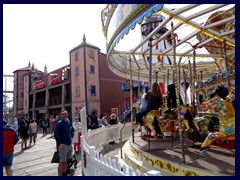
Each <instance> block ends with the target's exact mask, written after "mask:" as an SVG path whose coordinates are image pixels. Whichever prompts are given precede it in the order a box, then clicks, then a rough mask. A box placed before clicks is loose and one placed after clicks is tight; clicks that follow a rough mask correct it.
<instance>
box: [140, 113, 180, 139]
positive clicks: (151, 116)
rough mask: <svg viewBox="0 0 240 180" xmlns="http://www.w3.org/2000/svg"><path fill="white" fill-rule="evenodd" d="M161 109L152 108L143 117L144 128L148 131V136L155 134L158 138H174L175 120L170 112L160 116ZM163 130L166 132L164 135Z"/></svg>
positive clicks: (175, 135)
mask: <svg viewBox="0 0 240 180" xmlns="http://www.w3.org/2000/svg"><path fill="white" fill-rule="evenodd" d="M173 113H174V112H173ZM161 114H162V113H161V111H159V110H152V111H150V112H149V113H148V114H147V115H146V116H145V117H144V128H145V130H146V131H147V132H149V133H150V134H149V135H150V137H155V136H157V137H158V138H160V137H163V138H165V137H166V136H172V137H173V139H176V137H177V133H176V128H175V127H176V121H177V120H174V119H173V117H174V115H172V114H170V113H169V114H166V113H165V112H164V115H163V116H162V117H161V116H160V115H161ZM163 132H166V134H165V135H164V133H163Z"/></svg>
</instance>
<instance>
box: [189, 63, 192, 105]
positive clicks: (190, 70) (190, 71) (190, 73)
mask: <svg viewBox="0 0 240 180" xmlns="http://www.w3.org/2000/svg"><path fill="white" fill-rule="evenodd" d="M188 65H189V66H188V67H189V76H190V87H191V104H192V107H193V93H192V89H193V83H192V82H193V80H192V79H193V78H192V67H191V62H190V59H189V60H188Z"/></svg>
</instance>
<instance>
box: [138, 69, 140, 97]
mask: <svg viewBox="0 0 240 180" xmlns="http://www.w3.org/2000/svg"><path fill="white" fill-rule="evenodd" d="M140 86H141V83H140V77H139V70H138V100H140V99H141V96H140Z"/></svg>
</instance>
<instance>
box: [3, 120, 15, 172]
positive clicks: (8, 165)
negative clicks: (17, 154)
mask: <svg viewBox="0 0 240 180" xmlns="http://www.w3.org/2000/svg"><path fill="white" fill-rule="evenodd" d="M18 141H19V139H18V135H17V132H16V131H15V130H14V129H13V128H12V127H11V126H9V125H7V121H6V120H3V166H4V168H5V171H6V174H7V176H13V170H12V164H13V156H14V154H13V153H14V145H15V144H17V142H18Z"/></svg>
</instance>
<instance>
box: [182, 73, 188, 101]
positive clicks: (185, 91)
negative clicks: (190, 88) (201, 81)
mask: <svg viewBox="0 0 240 180" xmlns="http://www.w3.org/2000/svg"><path fill="white" fill-rule="evenodd" d="M182 71H183V80H184V94H185V99H184V100H185V102H187V88H186V74H185V71H184V69H182Z"/></svg>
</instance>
